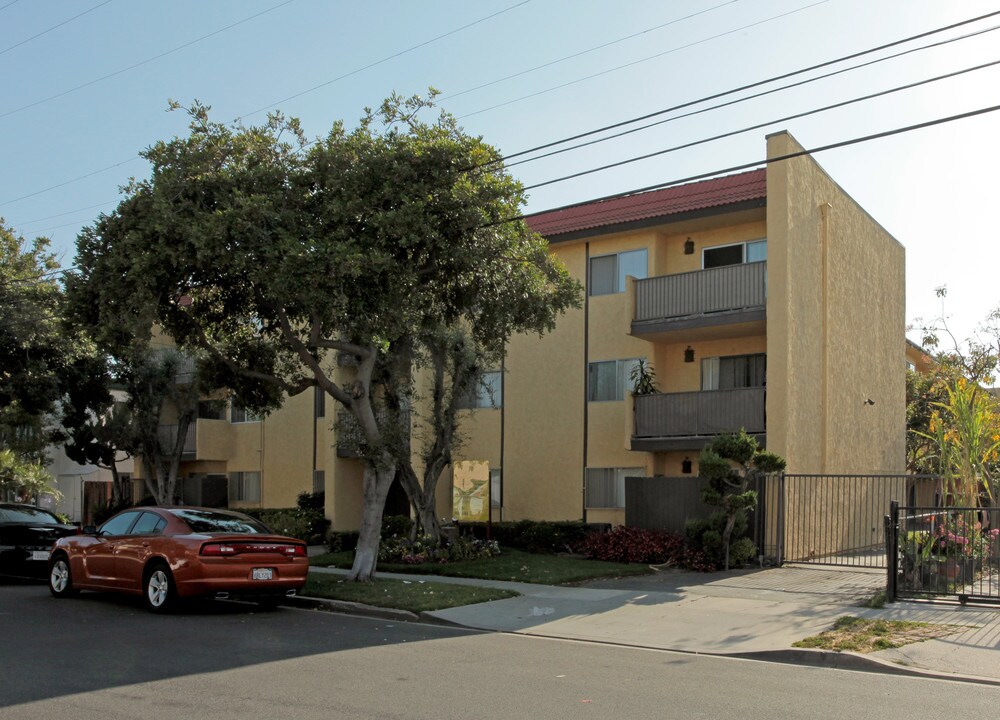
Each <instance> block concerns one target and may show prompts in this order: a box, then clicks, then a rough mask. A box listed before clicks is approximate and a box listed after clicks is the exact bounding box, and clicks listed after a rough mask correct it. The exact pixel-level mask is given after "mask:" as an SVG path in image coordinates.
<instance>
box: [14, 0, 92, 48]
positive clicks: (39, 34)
mask: <svg viewBox="0 0 1000 720" xmlns="http://www.w3.org/2000/svg"><path fill="white" fill-rule="evenodd" d="M14 2H17V0H14ZM109 2H111V0H104V2H102V3H98V4H97V5H94V7H92V8H90V9H89V10H84V11H83V12H82V13H80V14H79V15H74V16H73V17H71V18H70V19H69V20H63V21H62V22H61V23H59V24H58V25H53V26H52V27H50V28H49V29H48V30H42V31H41V32H40V33H38V34H37V35H32V36H31V37H30V38H27V39H25V40H22V41H21V42H19V43H15V44H13V45H11V46H10V47H9V48H5V49H4V50H0V55H3V54H4V53H8V52H10V51H11V50H13V49H14V48H19V47H21V46H22V45H24V44H25V43H29V42H31V41H32V40H34V39H35V38H40V37H41V36H42V35H45V34H47V33H50V32H52V31H53V30H56V29H58V28H61V27H62V26H63V25H66V24H67V23H71V22H73V21H74V20H76V19H77V18H82V17H83V16H84V15H86V14H87V13H92V12H94V10H96V9H97V8H99V7H103V6H104V5H107V4H108V3H109ZM13 4H14V3H13V2H11V3H7V4H6V5H4V6H3V7H0V10H3V9H4V8H8V7H10V6H11V5H13Z"/></svg>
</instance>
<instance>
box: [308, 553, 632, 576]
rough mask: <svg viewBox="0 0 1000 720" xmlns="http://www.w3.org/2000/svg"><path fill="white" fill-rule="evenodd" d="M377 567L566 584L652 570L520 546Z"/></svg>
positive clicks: (341, 558) (325, 559)
mask: <svg viewBox="0 0 1000 720" xmlns="http://www.w3.org/2000/svg"><path fill="white" fill-rule="evenodd" d="M353 560H354V552H353V551H347V552H339V553H326V554H325V555H317V556H316V557H314V558H311V559H310V563H311V564H312V565H317V566H320V567H330V566H333V567H338V568H349V567H351V563H352V561H353ZM378 569H379V570H382V571H384V572H393V573H408V574H412V575H445V576H448V577H462V578H479V579H481V580H514V581H516V582H527V583H540V584H542V585H564V584H566V583H573V582H580V581H582V580H593V579H595V578H606V577H623V576H626V575H647V574H649V573H651V572H652V570H651V569H650V568H649V567H648V566H647V565H639V564H631V565H624V564H622V563H612V562H602V561H600V560H586V559H583V558H575V557H566V556H563V555H535V554H532V553H528V552H523V551H521V550H504V551H503V553H502V554H501V555H499V556H498V557H493V558H483V559H480V560H465V561H462V562H453V563H444V564H437V563H427V564H425V565H402V564H400V565H395V564H392V563H381V562H380V563H379V564H378Z"/></svg>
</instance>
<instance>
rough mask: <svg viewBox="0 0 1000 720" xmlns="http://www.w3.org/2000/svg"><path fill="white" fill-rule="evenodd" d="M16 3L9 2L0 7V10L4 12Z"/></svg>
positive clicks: (15, 0) (13, 0)
mask: <svg viewBox="0 0 1000 720" xmlns="http://www.w3.org/2000/svg"><path fill="white" fill-rule="evenodd" d="M16 2H17V0H10V2H9V3H7V4H6V5H0V10H6V9H7V8H9V7H10V6H11V5H13V4H14V3H16Z"/></svg>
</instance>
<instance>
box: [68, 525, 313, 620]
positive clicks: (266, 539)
mask: <svg viewBox="0 0 1000 720" xmlns="http://www.w3.org/2000/svg"><path fill="white" fill-rule="evenodd" d="M88 531H90V532H88ZM308 572H309V560H308V559H307V557H306V546H305V543H303V542H302V541H301V540H295V539H294V538H288V537H283V536H281V535H273V534H272V533H271V531H270V530H269V529H268V528H267V527H265V526H264V525H262V524H261V523H259V522H258V521H256V520H254V519H253V518H250V517H247V516H246V515H242V514H240V513H236V512H231V511H228V510H216V509H213V508H197V507H144V508H133V509H131V510H125V511H124V512H121V513H119V514H117V515H115V516H114V517H113V518H111V519H110V520H108V521H107V522H106V523H104V524H103V525H101V526H100V527H99V528H96V529H95V528H85V529H84V534H83V535H74V536H71V537H64V538H60V539H59V540H58V541H56V543H55V544H54V545H53V546H52V555H51V557H50V560H49V590H51V592H52V594H53V595H54V596H55V597H57V598H64V597H69V596H71V595H73V594H75V593H76V592H77V591H78V590H103V591H107V590H111V591H116V592H123V593H128V594H131V595H142V597H143V598H144V599H145V601H146V606H147V607H148V608H149V609H150V610H152V611H153V612H164V611H166V610H169V609H170V608H171V607H172V606H173V605H174V604H175V602H176V601H177V600H179V599H180V598H190V597H204V596H209V597H212V596H214V597H223V598H225V597H247V598H251V599H254V600H257V601H258V602H260V603H262V604H276V603H277V602H278V600H279V599H280V598H281V597H283V596H286V595H294V594H295V593H297V592H299V591H301V590H302V587H303V586H304V585H305V583H306V575H307V574H308Z"/></svg>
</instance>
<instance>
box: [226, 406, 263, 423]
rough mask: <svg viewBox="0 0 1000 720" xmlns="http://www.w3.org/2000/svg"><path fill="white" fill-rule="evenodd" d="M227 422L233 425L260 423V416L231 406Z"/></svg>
mask: <svg viewBox="0 0 1000 720" xmlns="http://www.w3.org/2000/svg"><path fill="white" fill-rule="evenodd" d="M229 421H230V422H233V423H251V422H260V416H259V415H254V414H253V413H252V412H249V411H247V410H244V409H243V408H241V407H240V406H239V405H233V407H232V412H231V414H230V416H229Z"/></svg>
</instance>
